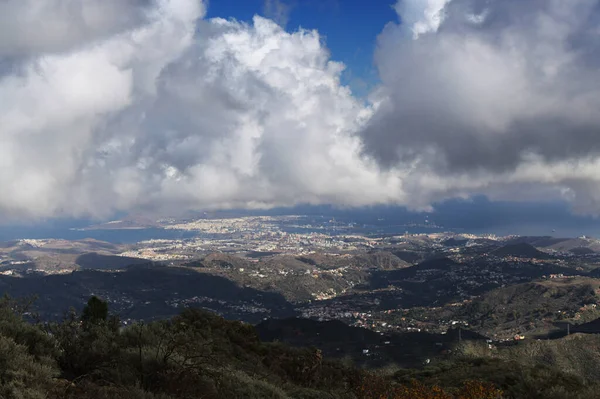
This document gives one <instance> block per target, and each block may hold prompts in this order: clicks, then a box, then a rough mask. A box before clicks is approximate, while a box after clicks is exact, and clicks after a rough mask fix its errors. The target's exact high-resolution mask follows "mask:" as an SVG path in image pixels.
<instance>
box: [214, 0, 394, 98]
mask: <svg viewBox="0 0 600 399" xmlns="http://www.w3.org/2000/svg"><path fill="white" fill-rule="evenodd" d="M279 2H280V3H283V4H284V5H285V6H287V8H288V11H289V13H288V20H287V25H286V30H288V31H295V30H297V29H298V28H300V27H301V28H304V29H316V30H318V31H319V33H320V34H321V35H322V36H323V38H324V40H325V43H326V45H327V47H328V48H329V50H330V51H331V56H332V59H333V60H335V61H341V62H343V63H344V64H346V67H347V69H346V71H345V72H344V75H343V79H344V83H345V84H348V85H350V87H351V88H352V90H353V91H354V93H355V94H356V95H359V96H363V95H366V94H367V93H368V91H369V90H368V89H369V87H372V85H373V84H374V83H376V82H377V73H376V70H375V68H374V66H373V52H374V50H375V46H376V41H377V36H378V35H379V33H380V32H381V31H382V29H383V27H384V26H385V25H386V24H387V23H389V22H398V17H397V15H396V13H395V11H394V9H393V8H392V6H393V5H394V3H395V2H394V1H392V0H371V1H365V0H343V1H342V0H279ZM256 14H258V15H262V16H265V0H211V2H210V4H209V7H208V14H207V17H208V18H213V17H221V18H235V19H237V20H239V21H246V22H248V21H251V20H252V17H253V16H254V15H256Z"/></svg>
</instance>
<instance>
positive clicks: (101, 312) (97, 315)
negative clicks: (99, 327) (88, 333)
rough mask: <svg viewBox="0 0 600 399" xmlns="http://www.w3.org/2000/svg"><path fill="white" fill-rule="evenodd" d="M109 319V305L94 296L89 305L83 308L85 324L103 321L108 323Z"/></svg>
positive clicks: (82, 317) (82, 316) (82, 318)
mask: <svg viewBox="0 0 600 399" xmlns="http://www.w3.org/2000/svg"><path fill="white" fill-rule="evenodd" d="M107 318H108V303H106V302H104V301H103V300H101V299H99V298H98V297H96V296H92V297H91V298H90V299H89V301H88V303H87V305H85V307H84V308H83V313H82V315H81V320H82V321H83V322H84V323H90V324H96V323H99V322H102V321H106V319H107Z"/></svg>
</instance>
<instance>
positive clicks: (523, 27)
mask: <svg viewBox="0 0 600 399" xmlns="http://www.w3.org/2000/svg"><path fill="white" fill-rule="evenodd" d="M367 4H368V6H367ZM599 20H600V0H570V1H568V2H566V1H562V0H527V1H524V0H390V1H383V0H378V1H370V2H364V1H358V0H353V1H347V0H344V1H333V0H326V1H316V0H315V1H313V0H306V1H302V0H293V1H292V0H290V1H286V0H264V1H259V0H245V1H243V2H242V1H234V0H211V1H210V2H206V1H202V0H4V1H2V2H0V142H1V145H0V187H1V188H2V190H1V191H0V219H1V220H2V221H4V222H6V223H14V222H16V221H32V220H33V221H35V220H48V219H53V218H75V219H77V218H80V219H84V218H92V219H94V218H95V219H106V218H110V217H111V216H113V215H116V214H126V213H131V212H136V213H147V214H155V215H173V214H176V213H181V212H185V211H187V210H211V209H268V208H272V207H294V206H298V205H306V204H308V205H312V206H323V205H327V206H335V207H341V208H364V207H373V206H394V207H402V208H406V209H407V210H409V211H415V212H428V211H435V209H436V207H439V204H444V203H446V202H448V201H456V200H460V201H465V202H466V203H468V202H469V201H470V199H472V198H479V197H483V198H486V199H487V200H488V201H490V203H497V204H505V203H515V204H517V203H519V204H523V203H526V204H542V203H545V204H549V203H552V204H564V206H565V207H566V209H568V212H569V213H570V214H572V215H574V216H573V217H574V218H579V217H586V218H588V219H586V220H594V219H593V218H594V217H596V216H598V215H599V214H600V184H599V183H600V173H598V171H599V170H600V136H599V133H598V132H600V129H599V128H600V113H598V112H597V110H598V105H600V76H598V75H600V69H599V68H598V66H599V65H600V55H599V54H600V51H598V50H600V48H598V47H599V45H600V30H599V28H598V26H599V24H598V22H599ZM32 27H33V28H32ZM502 206H503V207H504V205H502Z"/></svg>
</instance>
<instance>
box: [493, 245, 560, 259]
mask: <svg viewBox="0 0 600 399" xmlns="http://www.w3.org/2000/svg"><path fill="white" fill-rule="evenodd" d="M490 254H491V255H494V256H497V257H501V258H503V257H507V256H512V257H516V258H535V259H549V258H550V257H551V256H550V255H548V254H547V253H545V252H542V251H539V250H538V249H536V248H535V247H534V246H533V245H531V244H528V243H526V242H519V243H514V244H507V245H505V246H503V247H500V248H498V249H496V250H494V251H492V252H491V253H490Z"/></svg>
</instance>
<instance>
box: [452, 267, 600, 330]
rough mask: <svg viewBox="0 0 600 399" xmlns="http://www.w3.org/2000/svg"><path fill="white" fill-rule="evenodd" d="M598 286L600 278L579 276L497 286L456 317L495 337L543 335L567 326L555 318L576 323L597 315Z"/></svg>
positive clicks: (598, 301)
mask: <svg viewBox="0 0 600 399" xmlns="http://www.w3.org/2000/svg"><path fill="white" fill-rule="evenodd" d="M598 287H600V280H598V279H591V278H585V277H579V278H575V279H564V280H546V281H537V282H531V283H525V284H518V285H513V286H509V287H503V288H497V289H495V290H492V291H489V292H487V293H485V294H483V295H482V296H481V297H480V298H478V299H475V300H474V301H473V302H471V303H469V304H467V305H465V306H464V307H462V308H460V309H459V310H458V311H457V313H456V317H460V318H461V319H464V320H467V321H469V323H470V324H471V325H472V326H473V327H474V328H475V329H476V330H477V331H479V332H481V333H482V334H484V335H488V336H493V337H496V338H511V337H512V336H513V335H515V334H517V333H519V334H526V335H529V336H531V335H537V334H541V335H543V334H547V333H549V332H551V331H553V330H556V329H561V328H563V329H564V327H557V326H556V325H555V323H556V322H560V321H562V322H566V321H569V322H571V323H574V322H576V321H581V320H586V319H590V318H593V317H594V316H596V310H595V307H592V306H591V305H595V304H596V303H600V297H598V295H597V291H596V290H597V289H598ZM584 305H590V306H587V307H585V308H584ZM582 309H583V310H582ZM596 317H597V316H596Z"/></svg>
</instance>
